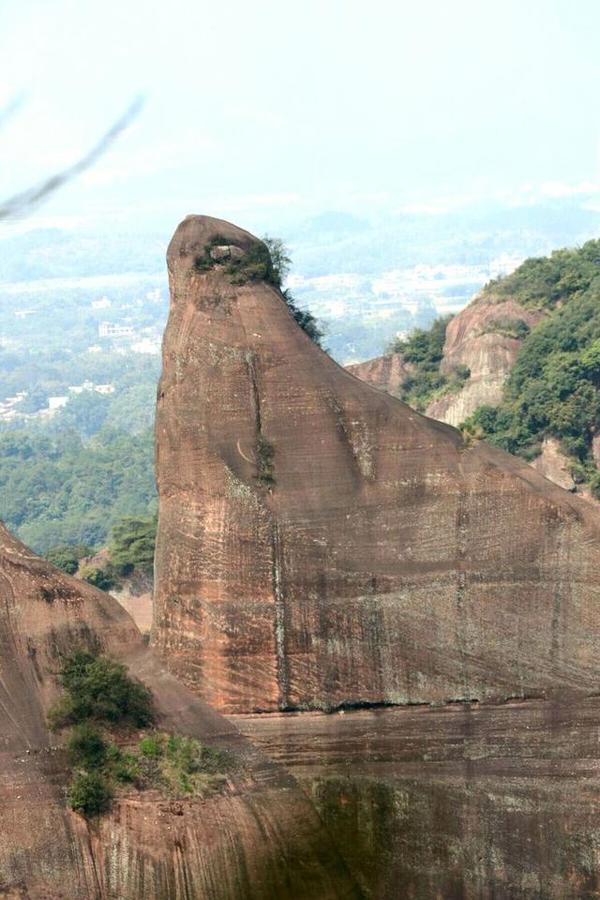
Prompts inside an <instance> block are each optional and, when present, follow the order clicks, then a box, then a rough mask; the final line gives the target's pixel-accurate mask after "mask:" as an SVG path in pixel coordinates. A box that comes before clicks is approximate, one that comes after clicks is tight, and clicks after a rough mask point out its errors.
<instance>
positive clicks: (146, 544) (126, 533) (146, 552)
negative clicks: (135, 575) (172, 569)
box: [110, 515, 157, 575]
mask: <svg viewBox="0 0 600 900" xmlns="http://www.w3.org/2000/svg"><path fill="white" fill-rule="evenodd" d="M156 527H157V517H156V516H155V515H154V516H151V517H150V518H136V517H134V516H127V517H125V518H124V519H121V520H120V521H119V522H116V523H115V525H113V528H112V531H111V540H110V559H111V563H112V565H113V566H114V568H115V571H116V573H117V575H131V573H132V572H133V570H134V569H139V570H140V571H142V572H144V573H145V574H146V575H151V574H152V572H153V568H154V547H155V544H156Z"/></svg>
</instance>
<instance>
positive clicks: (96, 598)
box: [0, 525, 361, 900]
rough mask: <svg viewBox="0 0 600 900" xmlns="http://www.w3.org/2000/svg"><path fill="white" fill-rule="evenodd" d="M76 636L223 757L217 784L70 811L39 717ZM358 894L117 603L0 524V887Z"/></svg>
mask: <svg viewBox="0 0 600 900" xmlns="http://www.w3.org/2000/svg"><path fill="white" fill-rule="evenodd" d="M77 646H85V647H95V648H98V649H100V650H102V651H104V652H107V653H109V654H110V655H112V656H113V657H116V658H118V659H121V660H123V661H124V662H125V663H127V665H128V666H129V668H130V670H131V671H132V672H133V673H134V674H135V675H137V676H138V677H139V678H141V679H142V680H143V681H144V683H145V684H147V685H148V686H149V687H150V688H151V690H152V691H153V694H154V698H155V701H156V705H157V710H158V715H159V722H158V724H159V727H161V728H164V729H165V730H168V731H176V732H178V733H182V734H187V735H190V736H193V737H195V738H198V739H199V740H201V741H203V742H205V743H206V744H209V745H212V746H218V747H222V748H225V749H227V750H229V751H230V752H231V753H232V754H234V755H235V756H236V758H237V760H238V763H239V767H237V768H236V770H235V772H233V773H232V774H231V777H230V780H229V782H228V785H227V788H226V790H224V791H223V792H219V793H218V794H214V795H212V796H209V797H207V798H205V799H201V798H194V799H185V798H184V799H172V798H169V797H167V796H165V795H163V794H160V793H159V792H157V791H152V790H148V791H144V792H141V793H140V792H137V791H135V790H133V789H131V790H130V791H129V792H124V793H123V794H120V795H119V797H118V799H117V800H116V801H115V803H114V804H113V808H112V810H111V812H110V813H109V814H107V815H104V816H102V817H101V818H100V819H99V820H98V821H97V822H94V823H91V824H88V823H87V822H86V821H85V820H84V819H83V818H82V817H80V816H78V815H76V814H75V813H73V812H72V811H71V810H70V809H68V806H67V802H66V787H67V783H68V778H69V776H68V764H67V759H66V754H65V751H64V750H62V749H61V748H60V747H57V746H56V745H57V743H58V737H57V736H54V737H52V736H51V735H49V734H48V731H47V727H46V715H47V711H48V707H49V705H51V704H52V703H53V702H54V700H55V699H56V690H57V688H56V679H55V677H54V675H53V673H55V672H56V670H57V668H58V666H59V656H60V654H61V653H63V652H68V651H70V650H72V649H73V648H75V647H77ZM359 896H361V894H360V893H359V891H358V888H356V886H355V882H354V881H353V880H352V878H351V877H350V876H349V874H348V871H347V869H346V867H345V865H344V864H343V863H342V862H341V857H340V856H339V854H338V852H337V851H336V850H335V849H334V846H333V844H332V842H331V839H330V838H329V835H328V834H327V832H326V831H325V830H324V828H323V826H322V824H321V823H320V821H319V819H318V818H317V815H316V813H315V811H314V808H313V806H312V804H311V803H310V802H309V800H308V799H307V798H305V797H304V795H303V794H302V793H301V792H300V791H299V790H298V788H297V786H296V784H295V782H294V781H293V780H292V778H291V777H289V776H287V775H285V773H283V772H282V770H281V769H279V768H278V767H276V766H274V765H273V764H271V763H270V762H268V761H267V760H266V759H265V757H263V756H262V755H261V754H260V753H257V752H256V751H254V750H253V749H252V747H251V746H250V745H249V744H248V743H247V742H246V741H245V740H244V739H243V738H242V737H241V735H240V734H239V732H238V731H237V730H236V729H235V728H234V727H233V726H232V725H230V724H229V723H228V722H227V721H226V720H225V719H223V717H222V716H220V715H217V714H216V713H214V712H213V711H212V710H210V709H209V708H208V707H207V706H206V705H205V704H204V703H203V702H202V701H200V700H198V698H196V697H194V696H193V695H191V694H190V693H189V692H188V691H187V690H186V689H185V688H183V687H182V686H181V685H180V684H179V683H178V682H177V681H176V680H175V679H174V678H173V677H172V676H170V675H168V674H167V673H166V672H165V671H164V669H163V668H162V667H161V665H160V664H158V663H157V662H156V660H155V659H154V658H153V655H152V654H151V653H150V652H149V651H148V650H147V649H146V648H145V647H144V646H143V643H142V640H141V636H140V634H139V632H138V631H137V629H136V627H135V626H134V624H133V622H132V620H131V619H130V618H129V616H128V615H127V613H125V611H124V610H123V609H122V608H121V607H120V606H119V604H118V603H117V601H116V600H113V598H112V597H109V596H108V595H106V594H103V593H101V592H100V591H97V590H95V589H93V588H91V587H90V586H88V585H86V584H84V583H82V582H80V581H76V580H75V579H72V578H69V577H67V576H65V575H63V574H62V573H60V572H58V571H57V570H56V569H53V568H52V566H50V565H49V564H48V563H46V562H45V561H43V560H41V559H39V558H37V557H35V556H34V555H33V554H32V553H31V552H30V551H28V550H27V549H26V548H25V547H23V545H22V544H20V543H19V542H18V541H16V540H15V539H13V538H12V537H11V536H10V535H9V534H8V532H7V531H6V530H5V529H4V528H3V527H2V526H1V525H0V897H10V898H21V900H22V898H31V900H59V898H62V900H105V898H106V900H150V898H157V900H158V898H161V900H162V898H164V900H175V898H177V900H183V898H186V900H208V898H210V900H230V898H235V900H246V898H255V900H263V898H268V900H279V898H280V897H283V898H288V897H289V898H298V900H309V898H310V900H313V898H317V897H319V898H320V897H327V898H358V897H359Z"/></svg>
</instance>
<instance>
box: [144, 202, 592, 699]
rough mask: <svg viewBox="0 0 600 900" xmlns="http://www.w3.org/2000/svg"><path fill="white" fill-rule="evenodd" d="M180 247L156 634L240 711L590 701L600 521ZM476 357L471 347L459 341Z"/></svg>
mask: <svg viewBox="0 0 600 900" xmlns="http://www.w3.org/2000/svg"><path fill="white" fill-rule="evenodd" d="M217 233H218V234H223V235H225V236H226V238H227V240H228V242H230V243H232V244H235V245H236V246H239V247H240V248H241V249H242V250H247V249H248V248H249V247H250V246H251V244H252V242H253V241H254V240H255V238H253V237H252V236H251V235H249V234H248V233H247V232H244V231H242V230H240V229H238V228H236V227H235V226H233V225H229V224H228V223H224V222H220V221H218V220H214V219H209V218H205V217H189V218H187V219H186V220H185V221H184V222H183V223H182V225H181V226H180V227H179V228H178V230H177V232H176V234H175V237H174V238H173V240H172V242H171V245H170V248H169V254H168V264H169V274H170V283H171V312H170V317H169V323H168V326H167V331H166V334H165V339H164V345H163V375H162V379H161V384H160V388H159V400H158V413H157V478H158V489H159V495H160V517H159V533H158V547H157V560H156V575H157V581H156V594H155V625H154V637H153V640H154V643H155V645H156V647H157V648H158V650H159V651H160V653H161V654H162V655H163V657H164V659H165V660H166V662H167V664H168V666H169V667H170V668H171V669H172V670H173V671H174V672H176V673H177V674H179V675H180V676H181V677H182V678H183V679H184V680H185V681H186V682H187V683H188V684H189V685H190V686H191V687H192V688H193V689H194V690H195V691H196V692H197V693H198V694H200V695H201V696H203V697H204V698H206V699H208V700H209V701H210V702H211V703H213V704H214V705H215V706H217V707H218V708H220V709H221V710H224V711H227V712H244V711H252V710H275V709H278V708H279V709H290V708H291V709H296V708H311V707H313V708H331V707H336V706H338V705H344V704H364V703H411V702H431V701H436V702H437V701H446V700H452V699H458V698H463V699H464V698H470V699H472V698H479V699H483V698H498V697H506V696H511V695H518V696H523V695H526V694H530V693H532V692H534V693H535V692H542V693H544V692H545V693H548V694H551V693H553V692H560V691H562V690H564V689H565V688H567V687H568V688H569V689H573V690H576V691H580V692H588V691H592V690H595V689H596V688H597V684H598V681H599V679H600V616H599V613H600V585H599V582H598V575H597V573H598V564H599V563H600V542H599V530H598V521H597V517H596V515H595V513H593V512H592V511H591V510H590V509H588V507H587V505H586V504H585V503H582V502H581V501H578V500H577V499H576V498H574V497H572V496H571V495H569V494H566V493H564V492H563V491H561V490H559V489H558V488H554V487H553V486H552V485H551V484H550V483H549V482H547V481H546V480H545V479H543V478H542V477H541V476H539V475H538V474H537V473H535V472H534V471H533V470H532V469H530V468H529V467H528V466H527V465H525V464H524V463H521V462H520V461H518V460H516V459H514V458H512V457H509V456H508V455H506V454H504V453H501V452H500V451H497V450H494V449H493V448H491V447H489V446H487V445H485V444H478V445H476V446H473V447H467V446H465V445H464V444H463V441H462V439H461V437H460V435H459V434H458V432H456V431H455V430H454V429H452V428H449V427H448V426H446V425H442V424H440V423H438V422H434V421H432V420H429V419H426V418H424V417H422V416H420V415H418V414H417V413H415V412H414V411H412V410H411V409H409V408H408V407H407V406H405V405H404V404H402V403H401V402H399V401H397V400H395V399H394V398H392V397H390V396H389V395H387V394H384V393H379V392H377V391H373V390H372V389H371V388H370V387H369V386H367V385H365V384H363V383H361V382H360V381H359V380H358V379H356V378H354V377H353V376H352V375H350V374H349V373H348V372H346V371H344V370H343V369H341V368H340V367H339V366H337V365H336V364H335V363H334V362H333V361H332V360H331V359H330V358H328V357H327V356H326V354H324V353H323V352H322V351H321V350H320V349H319V348H318V347H317V346H316V345H314V344H313V343H312V342H311V341H310V340H309V338H308V337H307V336H306V335H305V334H304V333H303V332H302V330H301V329H300V328H299V327H297V325H296V324H295V322H294V321H293V319H292V317H291V316H290V314H289V312H288V309H287V307H286V304H285V303H284V302H283V299H282V297H281V295H280V293H279V292H278V291H277V290H276V289H275V288H273V287H272V286H270V285H269V284H266V283H263V282H256V281H252V282H248V283H247V284H243V285H240V286H237V287H236V286H234V285H232V283H231V281H230V279H229V277H228V275H227V272H226V271H225V268H224V267H222V266H217V267H215V268H213V269H212V270H210V271H208V272H207V271H198V270H197V269H196V268H195V265H194V262H195V258H196V255H197V254H201V253H202V251H203V248H204V247H205V246H206V244H207V243H208V242H209V241H210V239H211V238H212V237H213V236H214V235H215V234H217ZM457 352H458V351H457Z"/></svg>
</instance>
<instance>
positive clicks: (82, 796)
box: [49, 650, 233, 818]
mask: <svg viewBox="0 0 600 900" xmlns="http://www.w3.org/2000/svg"><path fill="white" fill-rule="evenodd" d="M58 674H59V679H60V682H61V685H62V687H63V688H64V692H65V693H64V695H63V696H62V697H61V699H60V700H59V701H58V703H57V704H55V706H54V707H53V708H52V710H51V711H50V714H49V724H50V727H51V729H52V730H53V731H57V730H62V729H64V728H71V732H70V734H69V738H68V741H67V745H66V746H67V752H68V756H69V762H70V764H71V773H72V778H71V782H70V785H69V789H68V802H69V805H70V806H71V808H72V809H73V810H75V811H76V812H79V813H81V814H82V815H84V816H86V817H87V818H92V817H94V816H99V815H102V814H103V813H105V812H106V811H107V810H108V809H109V808H110V805H111V802H112V800H113V797H114V795H115V792H116V790H118V788H119V786H120V785H129V786H131V787H134V788H135V789H137V790H140V791H143V790H146V789H154V790H159V791H161V792H162V793H164V794H165V795H168V796H173V797H190V796H204V795H206V794H208V793H211V792H213V791H216V790H219V789H220V788H221V787H222V786H223V785H224V783H225V782H226V780H227V774H226V773H227V772H228V771H229V770H231V769H232V768H233V760H232V758H231V757H230V755H229V754H227V753H224V752H223V751H221V750H218V749H216V748H213V747H207V746H205V745H204V744H201V743H200V741H197V740H195V739H194V738H189V737H182V736H181V735H174V734H168V733H166V732H159V731H155V730H152V731H150V732H149V733H147V734H144V735H143V737H141V739H139V740H137V742H135V741H134V742H132V740H131V732H132V729H137V728H140V727H148V726H152V725H153V724H154V720H155V713H154V709H153V703H152V695H151V693H150V691H149V690H148V689H147V688H146V687H145V686H144V685H143V684H141V683H140V682H139V681H136V680H135V679H133V678H131V676H130V675H129V674H128V673H127V670H126V668H125V666H123V665H121V664H120V663H116V662H114V661H113V660H110V659H108V658H106V657H104V656H96V655H94V654H93V653H90V652H89V651H81V650H78V651H75V652H73V653H72V654H70V655H69V656H66V657H65V658H64V659H63V661H62V666H61V668H60V671H59V673H58ZM115 733H116V734H117V736H118V737H119V738H120V744H121V746H119V744H117V743H116V742H115Z"/></svg>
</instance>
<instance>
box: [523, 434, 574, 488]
mask: <svg viewBox="0 0 600 900" xmlns="http://www.w3.org/2000/svg"><path fill="white" fill-rule="evenodd" d="M531 465H532V466H533V468H534V469H535V470H536V471H537V472H539V473H540V475H543V476H544V478H548V479H549V480H550V481H552V482H554V484H557V485H558V486H559V487H561V488H564V489H565V490H566V491H573V490H575V487H576V485H575V481H574V480H573V476H572V475H571V465H572V462H571V460H569V458H568V456H566V455H565V454H564V453H563V451H562V450H561V446H560V441H557V440H556V438H545V439H544V442H543V443H542V452H541V453H540V455H539V456H537V457H536V458H535V459H534V460H533V462H532V463H531Z"/></svg>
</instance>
